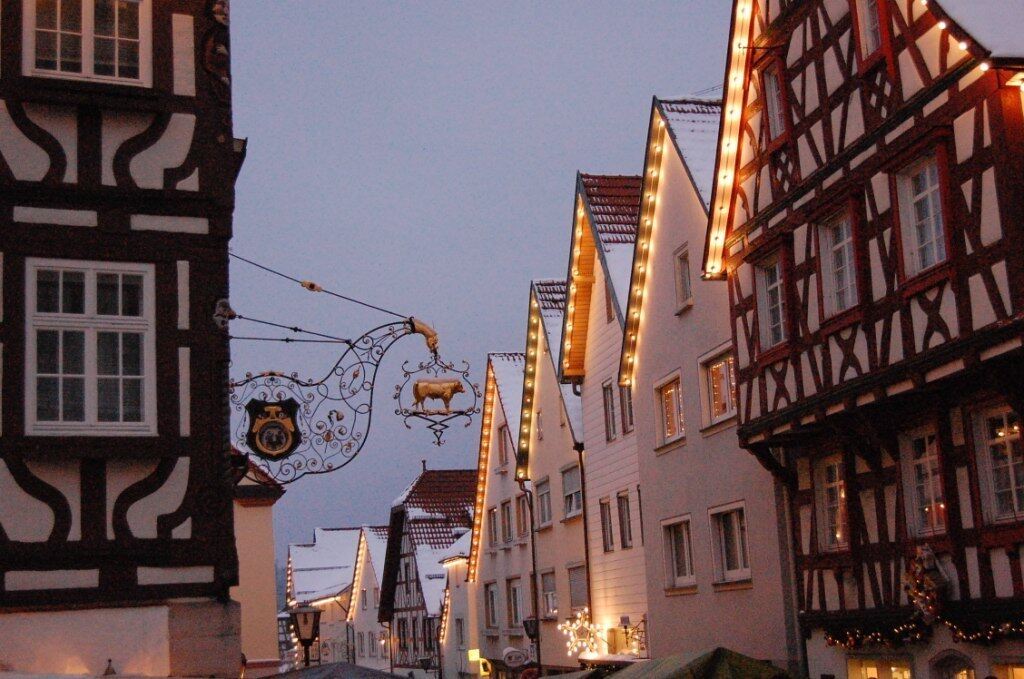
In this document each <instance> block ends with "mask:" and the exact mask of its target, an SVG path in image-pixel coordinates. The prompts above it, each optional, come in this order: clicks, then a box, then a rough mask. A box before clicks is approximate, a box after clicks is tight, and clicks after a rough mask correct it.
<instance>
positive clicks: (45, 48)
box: [36, 31, 57, 71]
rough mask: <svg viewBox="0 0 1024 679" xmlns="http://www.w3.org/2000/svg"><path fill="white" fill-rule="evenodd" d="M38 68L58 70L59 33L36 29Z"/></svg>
mask: <svg viewBox="0 0 1024 679" xmlns="http://www.w3.org/2000/svg"><path fill="white" fill-rule="evenodd" d="M36 68H41V69H45V70H47V71H56V70H57V34H56V33H49V32H47V31H36Z"/></svg>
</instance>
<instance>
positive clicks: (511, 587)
mask: <svg viewBox="0 0 1024 679" xmlns="http://www.w3.org/2000/svg"><path fill="white" fill-rule="evenodd" d="M506 592H507V597H508V601H507V607H506V610H507V611H508V626H509V627H519V626H520V625H522V624H523V584H522V581H521V580H520V579H519V578H511V579H509V580H508V582H507V583H506Z"/></svg>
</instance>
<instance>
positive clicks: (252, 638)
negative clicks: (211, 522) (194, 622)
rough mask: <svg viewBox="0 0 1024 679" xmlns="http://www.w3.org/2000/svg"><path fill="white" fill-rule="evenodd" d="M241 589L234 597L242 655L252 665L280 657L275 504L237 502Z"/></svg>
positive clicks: (236, 533) (236, 544)
mask: <svg viewBox="0 0 1024 679" xmlns="http://www.w3.org/2000/svg"><path fill="white" fill-rule="evenodd" d="M234 506H235V508H234V514H235V549H236V550H237V551H238V586H237V587H232V588H231V598H232V599H234V600H236V601H238V602H239V603H240V604H241V606H242V653H244V654H245V657H246V659H247V660H249V661H250V662H252V661H256V660H271V659H276V658H277V580H276V574H275V572H274V516H273V506H272V505H242V504H241V503H239V502H238V501H237V500H236V501H235V503H234Z"/></svg>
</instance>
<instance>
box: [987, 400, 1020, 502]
mask: <svg viewBox="0 0 1024 679" xmlns="http://www.w3.org/2000/svg"><path fill="white" fill-rule="evenodd" d="M982 419H983V426H982V432H981V434H982V437H983V446H982V450H983V451H984V459H985V460H986V461H987V463H988V472H989V474H988V476H989V493H988V495H989V502H988V503H987V504H988V506H989V513H990V516H991V518H992V519H995V520H997V521H999V520H1005V519H1014V518H1018V517H1019V516H1020V514H1021V513H1022V512H1024V447H1022V441H1021V435H1020V419H1019V418H1018V417H1017V414H1016V413H1015V412H1014V411H1012V410H1010V409H1009V408H998V409H993V410H989V411H987V412H986V413H984V416H983V418H982Z"/></svg>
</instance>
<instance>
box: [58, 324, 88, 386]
mask: <svg viewBox="0 0 1024 679" xmlns="http://www.w3.org/2000/svg"><path fill="white" fill-rule="evenodd" d="M61 361H62V364H61V368H62V370H61V372H62V373H63V374H65V375H83V374H85V333H83V332H80V331H67V330H65V331H64V333H63V347H62V351H61Z"/></svg>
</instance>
